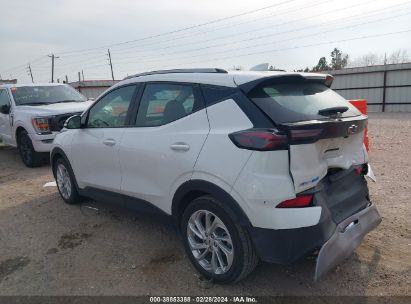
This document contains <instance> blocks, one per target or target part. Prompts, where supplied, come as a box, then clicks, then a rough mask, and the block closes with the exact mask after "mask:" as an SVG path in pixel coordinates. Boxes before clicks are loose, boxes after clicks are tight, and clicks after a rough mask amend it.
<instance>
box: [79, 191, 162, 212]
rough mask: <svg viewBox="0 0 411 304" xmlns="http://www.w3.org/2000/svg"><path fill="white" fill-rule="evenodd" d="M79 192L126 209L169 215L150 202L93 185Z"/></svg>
mask: <svg viewBox="0 0 411 304" xmlns="http://www.w3.org/2000/svg"><path fill="white" fill-rule="evenodd" d="M79 194H80V195H81V196H84V197H87V198H90V199H92V200H95V201H97V202H102V203H106V204H112V205H115V206H116V207H126V208H128V209H132V210H135V211H139V212H144V213H147V214H154V215H163V216H167V217H170V215H169V214H167V213H166V212H164V211H163V210H161V209H160V208H158V207H156V206H154V205H153V204H151V203H150V202H147V201H145V200H141V199H138V198H135V197H132V196H128V195H124V194H121V193H116V192H112V191H107V190H102V189H98V188H94V187H86V188H84V189H79Z"/></svg>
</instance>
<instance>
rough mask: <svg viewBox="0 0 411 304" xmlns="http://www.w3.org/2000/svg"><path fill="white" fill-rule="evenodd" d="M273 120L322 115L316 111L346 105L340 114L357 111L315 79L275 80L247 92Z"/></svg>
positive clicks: (344, 114) (304, 118)
mask: <svg viewBox="0 0 411 304" xmlns="http://www.w3.org/2000/svg"><path fill="white" fill-rule="evenodd" d="M249 97H250V98H251V99H252V100H253V101H254V102H255V103H256V104H257V106H259V107H260V108H261V109H262V110H263V111H264V112H265V113H266V114H267V115H268V116H270V118H271V119H273V120H274V121H275V122H279V123H283V122H297V121H306V120H314V119H325V118H326V116H323V115H319V114H318V111H319V110H323V109H328V108H333V107H348V111H346V112H344V113H343V114H342V117H352V116H357V115H360V114H361V113H360V112H359V111H358V110H357V109H356V108H355V107H354V106H352V105H351V104H350V103H349V102H348V101H347V100H345V99H344V98H343V97H342V96H340V95H339V94H337V93H336V92H334V91H333V90H331V89H330V88H328V87H327V86H325V85H324V84H322V83H318V82H307V81H302V82H293V83H276V84H268V85H263V86H260V87H257V88H256V89H254V90H253V91H252V92H251V93H250V96H249Z"/></svg>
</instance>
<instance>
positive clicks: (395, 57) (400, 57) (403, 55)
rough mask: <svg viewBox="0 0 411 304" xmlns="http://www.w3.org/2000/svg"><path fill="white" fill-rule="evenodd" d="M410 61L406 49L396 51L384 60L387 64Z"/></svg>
mask: <svg viewBox="0 0 411 304" xmlns="http://www.w3.org/2000/svg"><path fill="white" fill-rule="evenodd" d="M409 61H410V55H409V53H408V51H407V50H406V49H398V50H396V51H394V52H392V53H391V54H390V55H389V56H388V57H387V60H386V63H388V64H396V63H404V62H409Z"/></svg>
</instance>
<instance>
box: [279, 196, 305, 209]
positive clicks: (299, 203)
mask: <svg viewBox="0 0 411 304" xmlns="http://www.w3.org/2000/svg"><path fill="white" fill-rule="evenodd" d="M312 200H313V196H312V195H302V196H297V197H296V198H292V199H289V200H286V201H283V202H281V203H280V204H278V205H277V206H276V208H304V207H309V206H311V202H312Z"/></svg>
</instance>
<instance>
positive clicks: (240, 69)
mask: <svg viewBox="0 0 411 304" xmlns="http://www.w3.org/2000/svg"><path fill="white" fill-rule="evenodd" d="M231 70H232V71H243V70H244V67H243V66H241V65H233V67H232V68H231Z"/></svg>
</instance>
